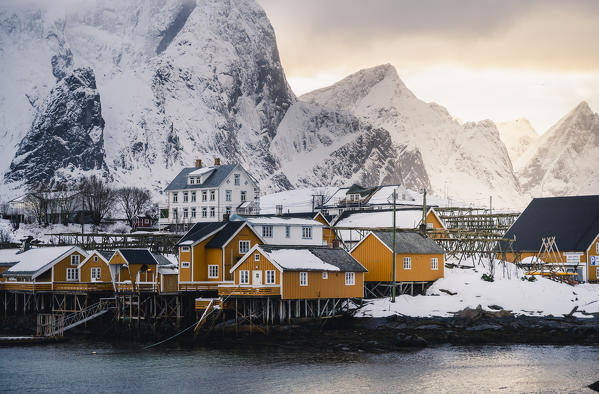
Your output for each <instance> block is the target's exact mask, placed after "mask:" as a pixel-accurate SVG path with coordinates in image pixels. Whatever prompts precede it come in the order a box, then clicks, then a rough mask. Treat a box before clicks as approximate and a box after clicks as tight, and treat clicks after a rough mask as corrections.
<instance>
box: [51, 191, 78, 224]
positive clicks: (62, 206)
mask: <svg viewBox="0 0 599 394" xmlns="http://www.w3.org/2000/svg"><path fill="white" fill-rule="evenodd" d="M55 197H56V203H57V205H58V210H59V212H60V223H62V224H67V223H69V222H70V221H71V219H72V218H73V214H74V213H75V210H76V209H77V205H78V201H80V198H79V191H77V190H73V189H72V188H70V187H69V186H68V185H67V184H66V183H63V184H59V185H58V186H57V187H56V192H55Z"/></svg>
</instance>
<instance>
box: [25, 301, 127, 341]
mask: <svg viewBox="0 0 599 394" xmlns="http://www.w3.org/2000/svg"><path fill="white" fill-rule="evenodd" d="M115 308H116V300H115V298H101V299H100V301H98V302H96V303H95V304H93V305H90V306H88V307H87V308H84V309H82V310H80V311H77V312H74V313H70V314H68V315H64V314H52V313H40V314H38V315H37V335H38V336H45V337H55V336H63V335H64V332H65V331H66V330H70V329H71V328H74V327H77V326H79V325H81V324H83V323H85V322H88V321H90V320H92V319H95V318H97V317H99V316H102V315H104V314H105V313H107V312H108V311H110V310H112V309H115Z"/></svg>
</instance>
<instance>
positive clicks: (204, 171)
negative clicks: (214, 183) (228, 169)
mask: <svg viewBox="0 0 599 394" xmlns="http://www.w3.org/2000/svg"><path fill="white" fill-rule="evenodd" d="M212 171H214V167H204V168H198V169H197V170H195V171H192V172H190V173H189V174H188V176H202V175H206V174H208V173H209V172H212Z"/></svg>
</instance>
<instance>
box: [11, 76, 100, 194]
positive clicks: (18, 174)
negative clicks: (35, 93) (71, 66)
mask: <svg viewBox="0 0 599 394" xmlns="http://www.w3.org/2000/svg"><path fill="white" fill-rule="evenodd" d="M103 130H104V119H103V118H102V107H101V105H100V94H99V93H98V91H97V89H96V80H95V76H94V72H93V71H92V70H91V69H89V68H81V69H76V70H74V71H73V72H72V73H70V74H68V75H66V76H64V77H63V78H62V79H61V80H60V81H59V82H58V83H57V85H56V87H55V88H54V89H53V90H52V91H51V93H50V95H49V96H48V98H47V99H46V100H45V102H44V104H43V106H42V108H41V111H40V112H39V113H38V115H37V116H36V118H35V119H34V121H33V125H32V126H31V129H30V130H29V131H28V133H27V134H26V135H25V138H23V140H22V141H21V143H20V144H19V148H18V150H17V152H16V156H15V158H14V160H13V161H12V163H11V165H10V169H9V170H8V171H7V173H6V175H5V178H6V180H9V181H23V182H25V183H27V184H34V183H46V182H48V181H57V180H62V179H63V178H64V177H68V176H69V175H73V174H75V175H77V174H79V172H80V171H90V170H98V171H105V170H106V164H105V163H104V139H103Z"/></svg>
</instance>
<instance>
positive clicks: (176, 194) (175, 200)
mask: <svg viewBox="0 0 599 394" xmlns="http://www.w3.org/2000/svg"><path fill="white" fill-rule="evenodd" d="M173 202H179V193H173Z"/></svg>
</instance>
